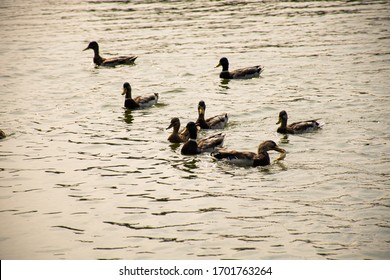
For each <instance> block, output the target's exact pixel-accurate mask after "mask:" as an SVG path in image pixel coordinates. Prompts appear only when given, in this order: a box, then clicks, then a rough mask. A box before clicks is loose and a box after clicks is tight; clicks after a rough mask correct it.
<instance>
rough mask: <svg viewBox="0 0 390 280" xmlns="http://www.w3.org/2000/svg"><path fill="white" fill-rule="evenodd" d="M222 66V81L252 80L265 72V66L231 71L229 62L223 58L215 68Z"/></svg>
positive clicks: (220, 75)
mask: <svg viewBox="0 0 390 280" xmlns="http://www.w3.org/2000/svg"><path fill="white" fill-rule="evenodd" d="M219 66H222V72H221V73H220V74H219V77H220V78H221V79H251V78H255V77H259V76H260V74H261V73H262V72H263V71H264V66H261V65H256V66H251V67H245V68H240V69H236V70H232V71H229V61H228V59H227V58H226V57H222V58H221V59H220V60H219V63H218V65H217V66H215V67H219Z"/></svg>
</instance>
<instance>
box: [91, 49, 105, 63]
mask: <svg viewBox="0 0 390 280" xmlns="http://www.w3.org/2000/svg"><path fill="white" fill-rule="evenodd" d="M93 53H94V56H93V62H94V63H95V64H97V65H100V64H102V63H103V60H104V59H103V58H102V57H101V56H100V55H99V46H97V47H96V48H94V49H93Z"/></svg>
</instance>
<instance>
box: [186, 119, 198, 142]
mask: <svg viewBox="0 0 390 280" xmlns="http://www.w3.org/2000/svg"><path fill="white" fill-rule="evenodd" d="M187 132H188V133H189V135H190V139H191V140H196V137H197V133H198V129H197V127H196V124H195V123H194V122H189V123H187V125H186V130H185V131H184V133H187Z"/></svg>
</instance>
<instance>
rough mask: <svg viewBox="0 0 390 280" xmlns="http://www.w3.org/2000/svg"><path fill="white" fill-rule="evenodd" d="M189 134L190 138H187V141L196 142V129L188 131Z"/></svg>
mask: <svg viewBox="0 0 390 280" xmlns="http://www.w3.org/2000/svg"><path fill="white" fill-rule="evenodd" d="M189 134H190V138H189V141H194V142H196V137H197V136H198V135H197V134H198V132H197V131H196V128H195V129H193V130H190V131H189Z"/></svg>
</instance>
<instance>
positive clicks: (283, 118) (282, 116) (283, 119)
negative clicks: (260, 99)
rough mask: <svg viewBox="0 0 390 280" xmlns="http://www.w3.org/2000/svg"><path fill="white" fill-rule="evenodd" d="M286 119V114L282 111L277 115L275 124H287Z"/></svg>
mask: <svg viewBox="0 0 390 280" xmlns="http://www.w3.org/2000/svg"><path fill="white" fill-rule="evenodd" d="M287 119H288V116H287V112H286V111H284V110H283V111H281V112H280V113H279V121H278V122H277V123H276V124H280V123H281V124H282V125H285V124H287Z"/></svg>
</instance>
